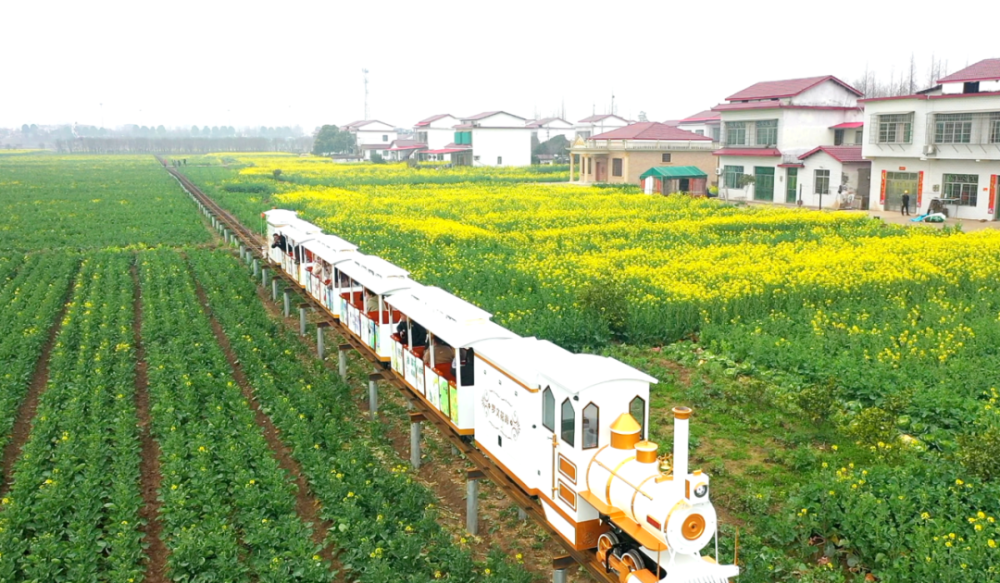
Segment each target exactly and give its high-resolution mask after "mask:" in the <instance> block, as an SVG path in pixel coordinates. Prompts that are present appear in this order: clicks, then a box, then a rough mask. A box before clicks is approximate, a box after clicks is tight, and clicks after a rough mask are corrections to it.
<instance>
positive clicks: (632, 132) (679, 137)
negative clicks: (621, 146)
mask: <svg viewBox="0 0 1000 583" xmlns="http://www.w3.org/2000/svg"><path fill="white" fill-rule="evenodd" d="M590 139H591V140H675V141H681V142H687V141H698V140H702V141H709V142H711V141H712V138H709V137H707V136H700V135H698V134H696V133H694V132H689V131H686V130H682V129H679V128H675V127H671V126H668V125H666V124H662V123H658V122H655V121H641V122H639V123H634V124H632V125H627V126H625V127H623V128H617V129H613V130H611V131H608V132H604V133H602V134H597V135H596V136H591V137H590Z"/></svg>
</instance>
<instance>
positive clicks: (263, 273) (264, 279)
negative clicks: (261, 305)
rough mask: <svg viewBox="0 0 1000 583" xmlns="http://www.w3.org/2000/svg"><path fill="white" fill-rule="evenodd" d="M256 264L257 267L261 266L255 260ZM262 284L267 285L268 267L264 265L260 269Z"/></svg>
mask: <svg viewBox="0 0 1000 583" xmlns="http://www.w3.org/2000/svg"><path fill="white" fill-rule="evenodd" d="M254 265H256V266H257V267H260V264H259V263H257V262H254ZM260 285H261V287H267V268H266V267H263V268H261V270H260Z"/></svg>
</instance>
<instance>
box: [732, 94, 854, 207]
mask: <svg viewBox="0 0 1000 583" xmlns="http://www.w3.org/2000/svg"><path fill="white" fill-rule="evenodd" d="M859 97H861V92H860V91H858V90H857V89H855V88H853V87H851V86H850V85H848V84H847V83H844V82H843V81H841V80H840V79H837V78H836V77H833V76H831V75H827V76H823V77H809V78H805V79H789V80H784V81H766V82H762V83H757V84H755V85H752V86H750V87H747V88H746V89H743V90H742V91H739V92H737V93H735V94H734V95H731V96H730V97H728V98H726V101H727V102H728V103H724V104H720V105H717V106H715V107H713V108H712V111H715V112H718V113H719V114H720V117H721V135H720V137H721V140H722V148H721V149H719V150H718V151H716V152H715V154H716V155H717V156H719V173H720V177H721V184H720V196H723V197H726V198H730V199H733V198H736V199H752V200H758V201H766V202H778V203H795V202H798V201H799V200H800V199H801V201H802V203H803V204H805V205H809V206H814V205H818V203H819V201H820V197H824V196H826V197H829V198H827V199H825V202H824V206H835V205H838V204H845V203H846V202H847V201H850V200H851V199H852V198H853V197H854V196H855V195H856V194H857V193H859V192H860V193H865V192H867V191H868V185H869V181H870V165H867V164H865V163H864V162H863V161H861V155H860V146H853V147H854V148H857V150H858V151H856V152H852V151H848V150H846V149H845V147H846V145H845V144H843V143H842V144H841V145H840V146H837V147H838V148H840V149H837V150H830V149H829V148H824V149H820V150H817V148H819V147H821V146H824V147H825V146H834V145H835V143H836V141H837V139H838V136H841V137H840V139H841V140H843V136H844V134H841V133H838V132H839V131H840V130H842V129H844V128H845V125H844V124H853V123H857V122H861V121H863V120H862V112H861V108H860V106H859V105H858V98H859ZM845 131H846V130H845ZM831 152H833V153H831ZM806 154H808V156H806ZM807 160H809V165H808V167H807V164H806V161H807ZM845 161H848V165H847V166H845V165H844V164H845ZM834 195H837V196H834Z"/></svg>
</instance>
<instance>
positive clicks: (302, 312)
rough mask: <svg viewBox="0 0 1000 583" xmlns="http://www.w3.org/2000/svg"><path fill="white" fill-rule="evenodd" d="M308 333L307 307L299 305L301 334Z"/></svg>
mask: <svg viewBox="0 0 1000 583" xmlns="http://www.w3.org/2000/svg"><path fill="white" fill-rule="evenodd" d="M305 335H306V309H305V307H304V306H299V336H305Z"/></svg>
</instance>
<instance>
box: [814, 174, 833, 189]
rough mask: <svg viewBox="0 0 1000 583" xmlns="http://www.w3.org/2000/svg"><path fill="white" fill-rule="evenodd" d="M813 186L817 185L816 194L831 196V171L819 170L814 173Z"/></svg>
mask: <svg viewBox="0 0 1000 583" xmlns="http://www.w3.org/2000/svg"><path fill="white" fill-rule="evenodd" d="M814 178H815V179H814V180H813V184H815V190H814V192H815V193H816V194H830V171H829V170H817V171H816V172H815V173H814Z"/></svg>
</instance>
